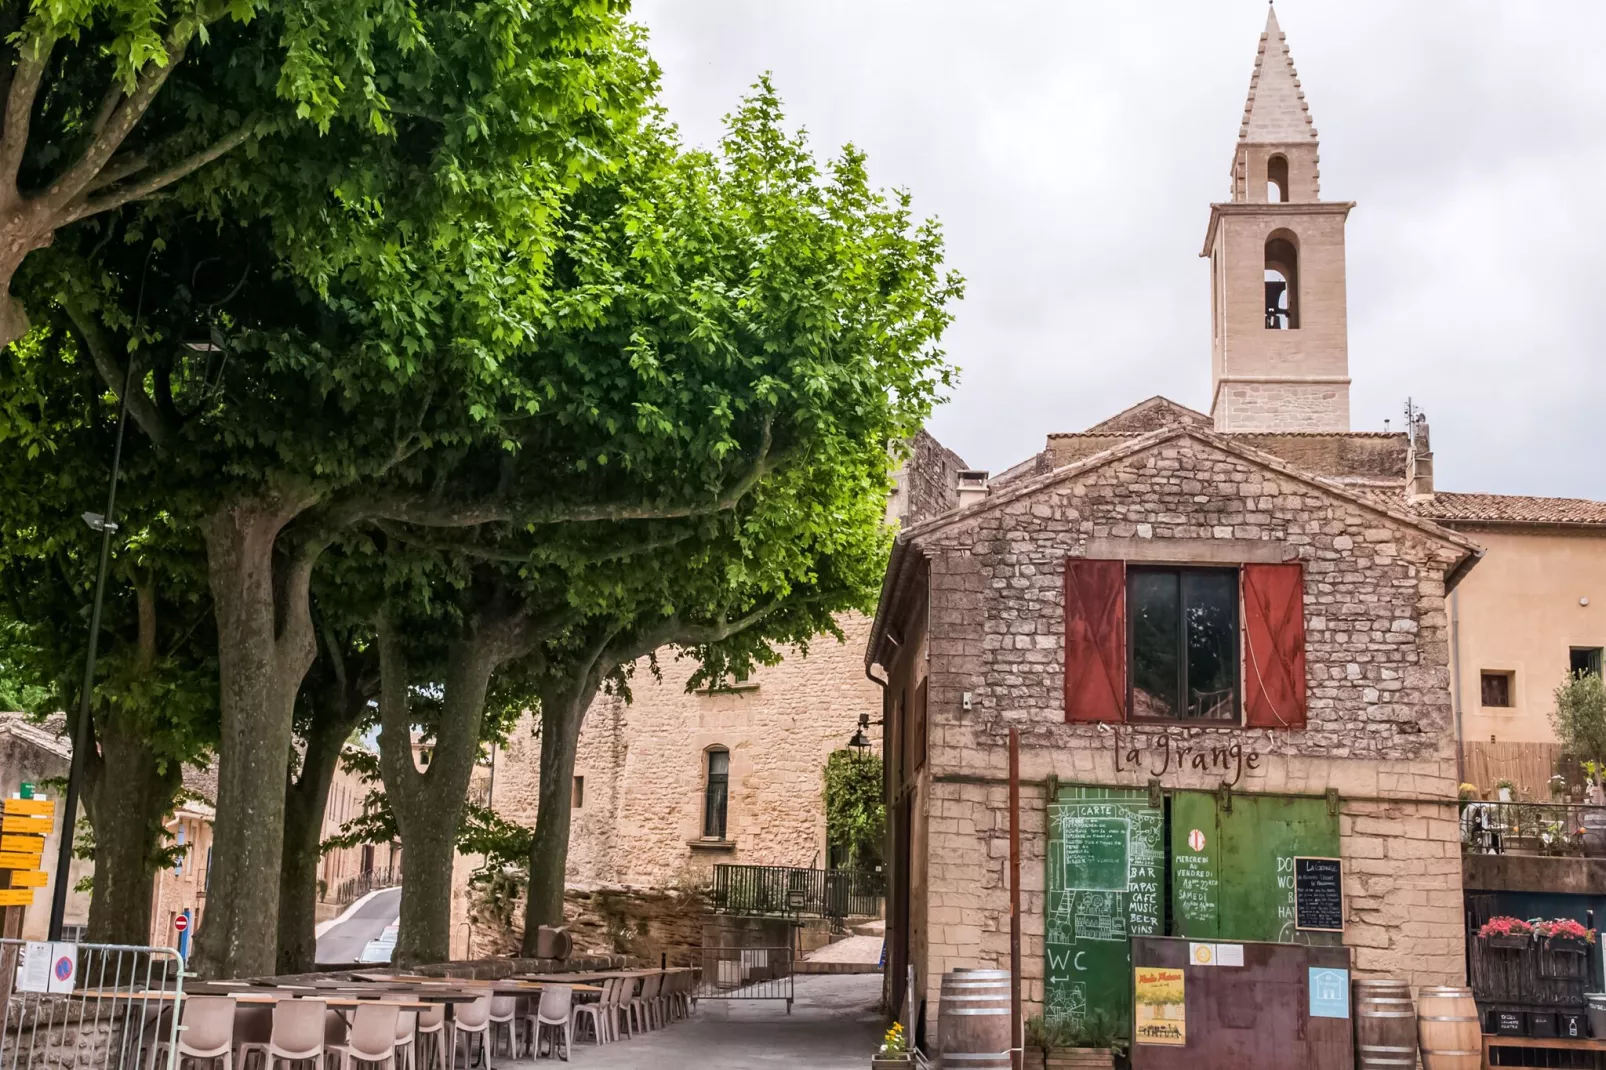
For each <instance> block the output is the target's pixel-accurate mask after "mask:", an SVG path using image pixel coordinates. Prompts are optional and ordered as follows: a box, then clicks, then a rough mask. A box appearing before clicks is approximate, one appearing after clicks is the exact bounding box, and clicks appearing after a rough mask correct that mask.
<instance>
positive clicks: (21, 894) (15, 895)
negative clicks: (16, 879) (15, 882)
mask: <svg viewBox="0 0 1606 1070" xmlns="http://www.w3.org/2000/svg"><path fill="white" fill-rule="evenodd" d="M30 906H33V889H32V888H5V889H0V907H30Z"/></svg>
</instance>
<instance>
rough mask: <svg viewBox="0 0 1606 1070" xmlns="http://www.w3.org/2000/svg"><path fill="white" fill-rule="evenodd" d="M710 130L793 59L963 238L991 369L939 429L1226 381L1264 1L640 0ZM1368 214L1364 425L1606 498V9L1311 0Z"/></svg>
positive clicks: (826, 128) (1505, 488) (821, 129)
mask: <svg viewBox="0 0 1606 1070" xmlns="http://www.w3.org/2000/svg"><path fill="white" fill-rule="evenodd" d="M635 11H636V17H637V18H638V19H639V20H640V21H641V22H643V23H645V24H646V25H647V26H648V27H649V29H650V31H651V38H652V51H653V54H654V56H655V57H656V58H657V60H658V62H659V63H660V64H661V65H662V67H663V70H664V98H665V102H666V103H667V105H668V107H669V109H670V112H671V114H672V115H673V117H674V118H675V119H676V121H677V122H678V123H679V124H680V126H681V128H682V130H683V132H684V135H685V138H686V140H687V141H688V142H690V143H693V144H699V145H712V144H713V143H714V141H715V140H716V139H717V138H718V136H719V131H720V124H721V120H722V117H723V116H724V115H725V114H726V113H727V112H729V111H730V110H731V108H732V106H733V105H734V104H735V102H736V101H737V100H738V99H739V97H740V96H741V95H742V94H743V93H744V92H745V91H746V89H747V87H748V86H749V85H750V84H751V83H752V82H753V80H754V79H755V78H756V77H757V76H758V75H759V74H760V73H762V72H764V71H766V70H767V71H771V72H773V74H774V77H775V81H776V85H777V88H778V89H779V91H780V93H781V95H782V97H783V99H784V101H785V103H786V106H787V113H788V117H789V119H790V120H791V121H792V122H794V123H796V124H799V125H802V126H805V127H807V129H808V131H809V133H810V136H811V139H812V141H813V143H814V145H815V147H816V150H817V151H818V152H821V153H824V154H830V153H832V152H834V151H835V149H836V148H837V147H838V146H840V145H841V144H843V143H844V142H848V141H852V142H853V143H855V144H857V145H858V146H859V147H860V148H862V149H864V150H865V151H866V152H867V153H868V154H869V157H870V168H871V174H872V176H873V177H874V179H875V180H876V181H877V182H878V183H879V184H881V185H886V186H903V187H907V188H908V189H910V190H911V191H912V192H913V194H914V198H915V204H916V206H917V208H918V209H919V210H920V211H921V212H922V213H923V214H926V215H935V216H937V217H938V218H939V219H940V220H941V221H942V223H943V226H944V228H945V231H946V234H947V242H948V259H949V263H950V265H951V266H952V267H954V268H956V269H958V270H959V271H960V272H961V273H962V274H963V275H964V276H965V277H966V279H967V281H968V286H967V295H966V297H965V300H964V301H963V302H962V303H961V304H960V305H959V306H958V307H957V309H956V312H957V319H956V321H955V323H954V326H953V327H952V328H951V329H950V331H949V333H948V336H947V340H946V345H947V349H948V352H949V354H950V356H951V357H952V359H953V360H954V361H955V362H956V363H958V364H959V365H960V367H961V368H962V377H961V382H960V385H959V387H958V389H957V390H956V391H955V392H954V394H953V396H952V398H951V399H950V401H949V402H948V403H947V404H946V405H944V406H943V407H942V408H940V409H939V410H938V413H937V415H936V417H935V418H934V420H933V422H932V424H931V430H932V431H933V433H934V434H936V435H937V436H938V437H939V438H940V439H942V440H943V442H945V443H946V444H947V445H949V446H951V447H953V448H954V449H956V450H957V451H959V453H960V454H961V455H962V456H963V457H964V458H965V459H966V460H967V461H968V462H969V463H971V464H972V465H974V466H976V467H982V468H991V469H993V470H994V471H998V470H1001V469H1003V468H1005V467H1007V466H1009V465H1010V464H1013V463H1015V462H1016V461H1018V460H1020V459H1022V458H1024V457H1025V456H1027V455H1028V454H1030V453H1033V452H1035V451H1036V450H1038V449H1041V448H1042V442H1043V437H1044V435H1046V434H1047V433H1049V432H1052V431H1075V430H1080V429H1082V428H1084V427H1086V426H1088V425H1089V424H1092V423H1095V422H1097V421H1098V420H1100V419H1102V418H1104V417H1106V416H1109V415H1111V414H1113V413H1115V412H1117V411H1119V410H1120V409H1122V408H1125V407H1126V406H1127V405H1130V404H1132V403H1134V402H1136V401H1139V400H1141V399H1143V398H1145V397H1148V396H1150V395H1152V394H1156V393H1163V394H1165V395H1167V396H1169V397H1172V398H1174V399H1176V400H1177V401H1180V402H1183V403H1184V404H1188V405H1192V406H1194V407H1196V408H1199V409H1208V407H1209V403H1210V350H1209V331H1210V321H1209V312H1210V305H1209V293H1208V289H1209V273H1208V270H1207V261H1204V260H1201V259H1199V256H1198V253H1199V249H1200V246H1201V245H1202V243H1203V239H1204V231H1205V224H1206V222H1207V220H1208V218H1209V204H1210V202H1211V201H1212V200H1224V199H1225V198H1226V196H1227V181H1228V166H1229V164H1230V163H1231V160H1232V152H1233V148H1234V144H1235V141H1236V138H1237V135H1238V124H1239V121H1240V118H1241V116H1242V114H1243V105H1244V98H1245V95H1246V93H1247V90H1248V87H1249V75H1250V71H1251V69H1252V67H1253V63H1254V56H1255V47H1256V43H1257V40H1258V37H1259V34H1260V31H1261V28H1262V26H1263V25H1264V22H1265V18H1266V7H1265V4H1264V3H1260V2H1257V0H1209V2H1206V3H1201V2H1200V0H1148V2H1144V3H1130V2H1120V3H1116V2H1111V0H1102V2H1096V3H1095V2H1089V0H1076V2H1069V0H1054V2H1049V0H1017V2H1015V3H1010V4H984V3H977V2H975V0H962V2H955V0H851V2H848V0H637V2H636V7H635ZM1277 16H1278V19H1279V21H1280V22H1281V23H1282V27H1283V30H1284V32H1285V33H1287V35H1288V43H1289V46H1290V48H1291V49H1292V51H1293V56H1294V62H1295V64H1296V66H1297V67H1298V69H1299V74H1300V80H1301V82H1302V83H1303V86H1304V89H1305V95H1306V99H1307V101H1308V102H1309V103H1310V107H1311V114H1312V115H1313V116H1314V118H1315V122H1316V128H1317V130H1318V132H1319V133H1320V136H1321V181H1322V195H1323V197H1324V198H1326V199H1328V200H1353V201H1355V202H1357V206H1356V208H1355V210H1354V211H1353V212H1352V213H1351V215H1350V217H1349V230H1348V245H1349V342H1350V374H1351V376H1352V377H1353V379H1354V385H1353V387H1352V388H1351V413H1352V417H1351V418H1352V423H1353V426H1354V428H1355V429H1357V430H1366V429H1377V430H1381V429H1382V427H1383V422H1384V420H1385V419H1391V420H1392V421H1393V425H1392V426H1393V427H1394V429H1396V430H1398V429H1399V428H1400V426H1401V412H1402V409H1403V406H1404V404H1405V400H1406V398H1407V396H1410V397H1413V398H1415V400H1416V402H1417V404H1418V405H1419V406H1421V407H1422V408H1423V409H1425V410H1426V412H1427V414H1428V417H1429V419H1430V420H1431V422H1432V427H1433V447H1434V452H1435V468H1436V477H1437V483H1438V486H1439V488H1440V489H1442V490H1485V491H1499V492H1505V493H1525V494H1552V495H1563V496H1573V497H1593V498H1601V499H1606V449H1603V447H1606V375H1603V371H1606V360H1603V353H1602V349H1603V346H1602V342H1603V330H1606V328H1603V326H1602V315H1601V313H1602V309H1603V308H1606V302H1603V301H1602V299H1601V296H1600V290H1601V287H1602V283H1603V282H1606V270H1603V267H1602V264H1603V258H1606V248H1603V240H1602V239H1603V238H1606V197H1603V196H1602V193H1603V188H1602V187H1603V178H1606V4H1602V3H1599V2H1598V0H1549V2H1546V3H1543V4H1530V3H1514V2H1511V0H1432V2H1428V0H1421V2H1413V3H1409V4H1403V3H1400V2H1399V0H1283V2H1282V3H1280V4H1279V5H1278V8H1277Z"/></svg>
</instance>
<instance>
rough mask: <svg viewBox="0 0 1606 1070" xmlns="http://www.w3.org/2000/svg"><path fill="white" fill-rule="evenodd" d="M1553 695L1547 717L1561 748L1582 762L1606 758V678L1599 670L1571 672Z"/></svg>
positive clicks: (1596, 761)
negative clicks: (1554, 706) (1602, 677)
mask: <svg viewBox="0 0 1606 1070" xmlns="http://www.w3.org/2000/svg"><path fill="white" fill-rule="evenodd" d="M1555 697H1556V708H1555V710H1553V711H1552V712H1551V715H1550V720H1551V724H1552V725H1554V726H1555V729H1556V738H1557V739H1558V740H1559V741H1560V742H1561V747H1562V751H1563V752H1564V753H1566V754H1570V755H1572V756H1573V758H1574V759H1576V760H1578V761H1582V762H1595V763H1600V762H1603V761H1606V682H1603V681H1602V679H1601V676H1600V674H1599V673H1586V672H1580V673H1572V674H1570V675H1569V676H1568V677H1567V679H1566V680H1564V681H1562V683H1561V685H1560V686H1559V687H1557V688H1556V696H1555Z"/></svg>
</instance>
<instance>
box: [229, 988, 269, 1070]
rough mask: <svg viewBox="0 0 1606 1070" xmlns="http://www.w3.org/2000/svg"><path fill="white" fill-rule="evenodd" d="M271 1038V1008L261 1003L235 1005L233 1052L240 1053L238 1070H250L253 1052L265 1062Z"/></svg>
mask: <svg viewBox="0 0 1606 1070" xmlns="http://www.w3.org/2000/svg"><path fill="white" fill-rule="evenodd" d="M272 1038H273V1008H272V1007H269V1006H265V1005H264V1004H261V1003H236V1004H235V1006H234V1050H235V1051H237V1052H239V1053H240V1070H250V1062H251V1060H250V1056H249V1055H247V1052H255V1053H256V1054H257V1055H261V1056H263V1059H261V1060H259V1062H260V1061H266V1052H267V1046H268V1041H269V1040H271V1039H272Z"/></svg>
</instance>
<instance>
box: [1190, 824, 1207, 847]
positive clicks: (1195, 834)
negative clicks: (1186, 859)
mask: <svg viewBox="0 0 1606 1070" xmlns="http://www.w3.org/2000/svg"><path fill="white" fill-rule="evenodd" d="M1188 846H1189V847H1191V848H1192V849H1193V850H1195V851H1202V850H1204V846H1205V834H1204V833H1203V832H1202V831H1201V830H1199V829H1194V830H1193V831H1192V832H1190V833H1188Z"/></svg>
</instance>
